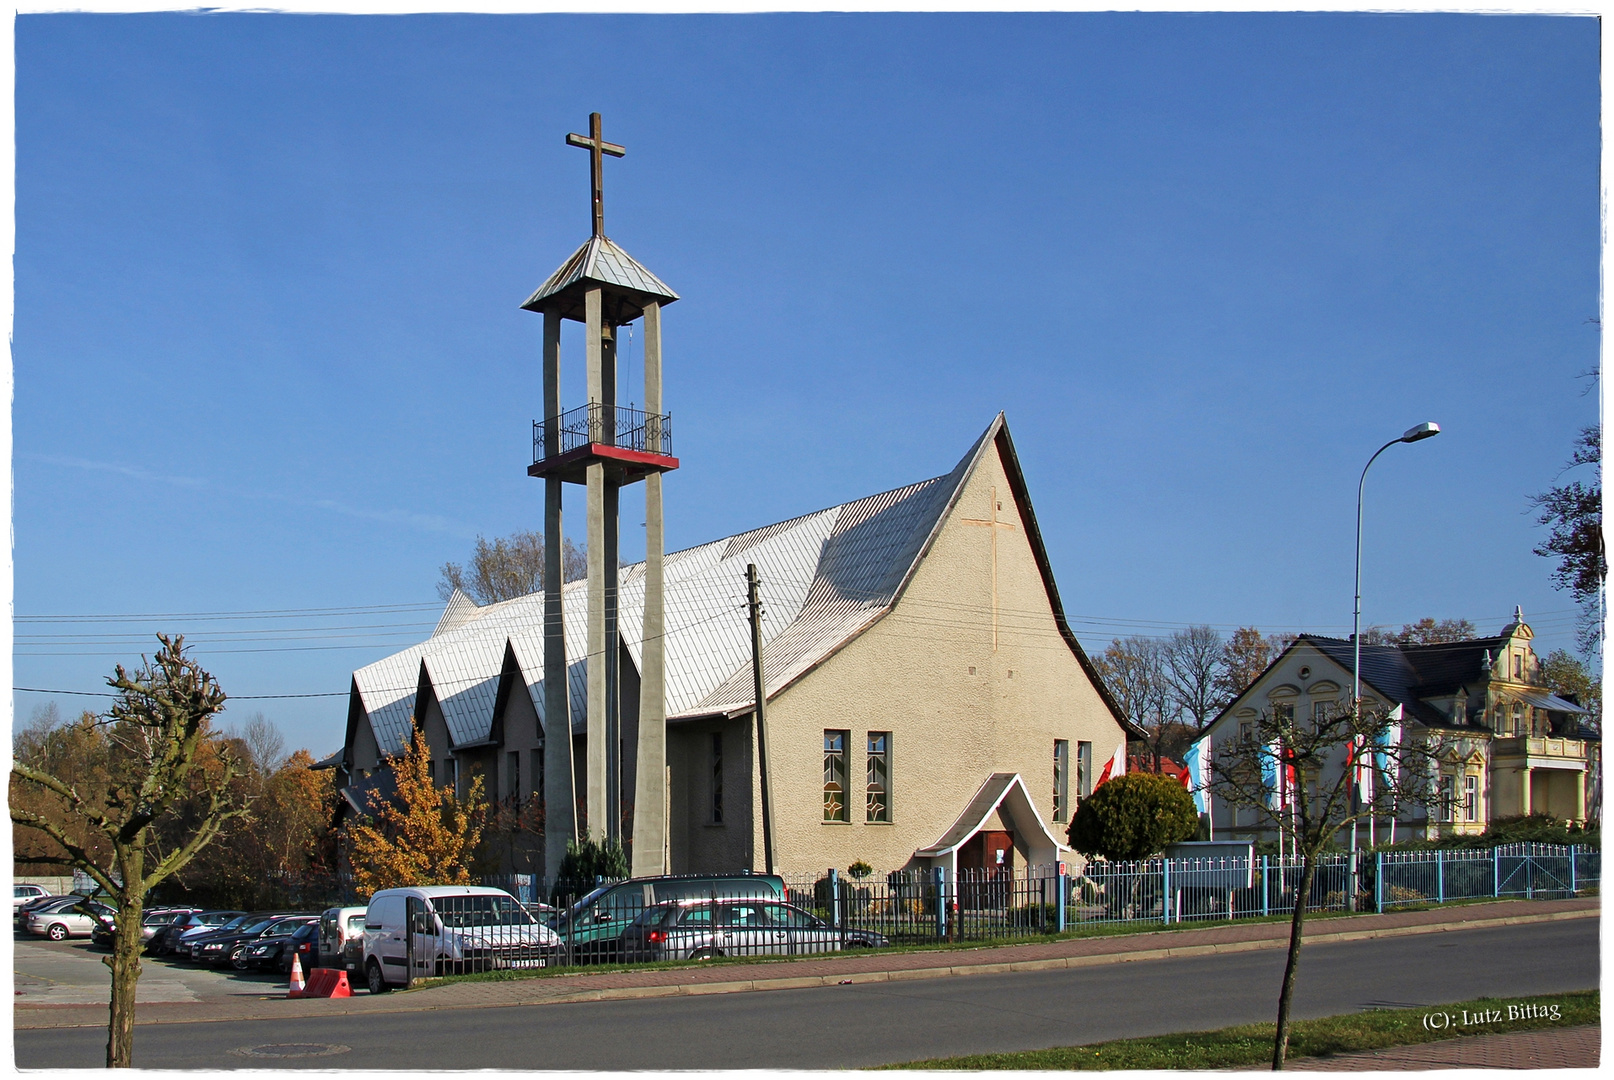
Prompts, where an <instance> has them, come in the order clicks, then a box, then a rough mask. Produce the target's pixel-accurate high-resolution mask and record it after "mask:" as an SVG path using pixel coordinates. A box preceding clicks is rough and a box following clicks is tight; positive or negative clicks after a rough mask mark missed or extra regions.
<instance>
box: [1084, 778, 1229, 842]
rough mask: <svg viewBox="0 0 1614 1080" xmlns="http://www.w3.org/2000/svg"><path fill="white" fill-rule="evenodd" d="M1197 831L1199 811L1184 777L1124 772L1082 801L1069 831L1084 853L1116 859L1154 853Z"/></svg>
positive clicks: (1191, 837) (1195, 833) (1189, 837)
mask: <svg viewBox="0 0 1614 1080" xmlns="http://www.w3.org/2000/svg"><path fill="white" fill-rule="evenodd" d="M1198 832H1199V813H1198V811H1197V810H1195V808H1194V800H1193V797H1192V796H1191V795H1189V794H1188V791H1187V789H1186V788H1184V787H1183V786H1182V782H1181V781H1179V780H1177V779H1175V778H1173V777H1170V776H1161V775H1160V774H1158V773H1125V774H1123V775H1121V776H1117V777H1116V778H1115V779H1113V780H1107V781H1105V782H1104V783H1102V784H1100V785H1099V786H1098V790H1096V791H1094V792H1093V794H1091V795H1089V796H1088V797H1087V798H1085V799H1083V800H1082V801H1081V805H1080V806H1078V807H1077V808H1076V813H1075V814H1074V815H1072V816H1071V819H1070V826H1069V828H1068V829H1067V830H1066V835H1067V836H1068V837H1069V838H1070V846H1071V847H1073V848H1075V849H1076V850H1077V851H1079V852H1081V853H1082V854H1083V855H1086V856H1088V857H1089V858H1098V859H1112V860H1115V859H1147V858H1151V857H1152V856H1155V855H1158V854H1160V852H1162V851H1164V850H1165V847H1166V845H1167V844H1176V843H1181V842H1182V841H1184V840H1192V839H1193V838H1194V837H1195V835H1197V834H1198Z"/></svg>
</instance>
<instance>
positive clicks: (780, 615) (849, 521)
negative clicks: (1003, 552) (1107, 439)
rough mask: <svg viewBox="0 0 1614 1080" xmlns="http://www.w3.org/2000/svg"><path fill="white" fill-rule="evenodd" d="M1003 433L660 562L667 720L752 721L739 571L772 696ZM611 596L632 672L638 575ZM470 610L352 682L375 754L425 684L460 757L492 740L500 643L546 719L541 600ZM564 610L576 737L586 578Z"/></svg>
mask: <svg viewBox="0 0 1614 1080" xmlns="http://www.w3.org/2000/svg"><path fill="white" fill-rule="evenodd" d="M1002 425H1003V418H1002V416H1001V415H1000V416H999V417H998V418H997V419H996V420H994V421H993V423H992V425H991V426H990V427H988V428H987V430H986V432H985V433H984V434H982V436H981V438H980V439H979V440H977V441H976V443H975V445H974V446H973V447H971V448H970V452H969V453H968V454H966V455H965V456H964V459H963V460H962V461H960V462H959V463H958V465H957V466H956V467H955V468H954V469H953V470H952V472H950V473H948V474H947V475H946V476H940V477H936V478H935V479H932V480H925V481H922V482H920V483H917V484H910V485H908V486H906V487H900V488H896V489H895V490H892V491H886V492H882V493H881V494H879V495H871V496H869V497H868V498H865V499H858V500H855V501H853V502H849V503H843V504H841V505H839V506H832V507H830V508H828V509H826V510H820V511H818V512H816V513H812V514H807V515H804V516H802V517H798V518H792V519H791V520H789V521H782V522H779V523H777V524H774V525H768V526H765V527H763V528H760V529H753V530H751V531H750V532H745V533H740V534H739V535H737V536H731V537H725V538H723V539H721V540H715V541H713V542H711V543H708V544H702V545H700V546H699V547H693V548H688V549H686V550H684V551H678V552H673V553H671V554H669V555H668V556H667V557H666V560H665V563H664V564H663V578H664V590H665V597H666V600H665V611H666V616H665V626H666V630H665V633H666V672H667V718H668V720H670V721H676V720H679V719H687V718H691V717H696V716H709V715H713V714H719V713H739V712H746V711H749V710H750V708H751V706H752V698H753V693H752V686H751V634H750V623H749V619H748V617H747V613H746V607H745V568H746V564H747V563H756V564H757V570H758V572H759V574H760V575H761V578H762V586H763V619H762V637H763V661H764V669H765V671H766V673H767V693H768V695H769V696H770V697H772V696H773V695H775V694H777V693H778V692H779V691H780V690H782V689H784V688H785V687H786V686H788V685H789V684H790V683H792V682H794V681H795V680H796V679H798V678H800V677H801V676H802V675H804V674H805V673H807V672H808V671H810V670H811V669H812V668H813V667H815V666H816V665H818V664H819V663H821V662H823V660H824V659H826V658H827V657H828V656H829V655H830V654H831V653H833V652H834V651H835V650H836V649H837V648H839V647H840V646H841V645H842V644H843V643H845V642H846V641H848V640H850V639H851V638H853V637H855V636H856V635H857V634H858V633H860V632H861V631H862V630H864V629H865V628H867V627H868V626H869V625H870V624H872V623H873V622H874V621H875V620H877V619H878V618H879V617H880V616H882V615H883V614H884V613H885V612H886V611H887V610H889V609H890V607H891V605H892V604H893V603H895V601H896V599H897V597H898V595H900V593H901V590H902V587H903V585H904V584H905V583H906V582H907V580H908V579H909V577H910V576H911V575H912V574H913V572H914V570H915V568H916V567H917V565H918V562H919V559H920V556H921V555H922V554H923V553H924V551H925V550H926V549H927V548H928V547H929V545H930V543H931V541H932V540H933V538H934V536H935V534H936V532H937V531H938V530H939V529H940V526H941V522H942V520H943V518H944V517H945V516H946V512H947V510H948V508H949V507H950V506H951V505H952V504H953V502H954V501H956V499H957V498H958V494H959V492H960V491H961V490H962V488H963V486H964V484H965V482H966V481H967V480H968V478H969V475H970V473H971V472H972V471H973V470H974V468H975V466H976V464H977V463H978V462H979V460H980V459H981V457H982V455H983V453H984V452H985V450H986V448H987V447H988V446H990V445H991V443H992V440H993V439H994V438H995V437H996V435H997V434H998V432H999V431H1000V430H1001V429H1002ZM618 587H619V589H620V596H621V604H620V616H619V622H618V625H619V628H620V631H621V635H622V641H623V645H624V647H625V648H626V650H627V652H628V654H629V656H630V657H631V659H632V660H633V662H634V664H635V665H638V664H640V663H641V655H642V646H643V640H642V638H643V626H644V564H643V563H637V564H634V565H633V566H628V567H624V568H623V569H622V571H621V574H620V580H619V583H618ZM469 604H470V601H469V600H468V599H465V598H463V596H461V595H456V596H455V597H453V598H452V599H450V601H449V604H448V607H447V609H446V610H445V611H444V616H443V619H442V620H441V621H440V622H439V624H438V627H437V630H436V631H435V632H434V633H433V635H432V636H431V637H430V638H429V639H428V640H426V641H423V642H421V643H420V644H418V645H412V646H410V647H409V648H407V649H404V650H403V651H401V652H398V653H394V654H393V655H392V656H389V657H386V658H385V659H382V660H378V661H376V662H375V663H373V664H370V665H367V666H366V667H363V668H360V669H359V670H358V671H356V672H354V673H353V682H354V686H355V688H356V691H357V693H358V695H359V704H360V706H361V707H362V709H363V711H364V713H365V714H366V715H368V716H369V718H370V724H371V729H372V731H373V732H374V733H375V737H376V742H377V744H378V746H379V748H380V749H381V751H382V752H383V753H386V754H395V753H399V752H401V751H402V750H403V748H404V744H405V741H406V740H407V738H408V736H409V726H410V719H411V717H412V716H413V715H414V712H415V706H416V694H417V691H418V690H419V688H420V687H421V685H422V684H423V683H424V684H425V685H426V686H428V687H429V689H430V692H431V693H432V694H433V695H434V696H435V698H436V700H437V702H438V704H439V707H440V708H441V709H442V712H443V718H444V721H445V723H446V725H447V727H448V731H449V735H450V737H451V738H452V739H453V741H454V744H455V745H456V746H459V745H467V744H471V743H478V742H482V741H484V740H486V739H487V738H489V736H490V734H491V732H492V726H493V718H494V717H493V714H494V707H495V701H496V698H497V694H498V687H499V679H500V675H501V673H502V671H503V668H504V656H505V649H506V645H507V644H508V647H509V649H510V651H511V652H512V653H513V654H514V656H515V658H516V662H517V663H518V664H519V666H520V669H521V675H522V681H523V682H524V683H526V687H527V691H528V693H529V695H530V696H531V699H532V702H533V706H534V709H535V710H536V712H537V713H538V716H539V719H540V721H541V722H542V721H544V720H545V717H544V712H545V710H544V699H545V694H544V686H543V683H544V680H543V674H544V672H543V666H544V665H543V617H544V616H543V612H544V597H543V593H542V592H537V593H532V594H530V595H528V596H521V597H517V598H515V599H513V600H506V601H503V602H501V603H497V604H489V605H487V606H486V607H480V608H478V607H475V605H470V610H467V607H466V605H469ZM561 610H562V613H563V618H564V620H565V624H566V663H567V675H568V680H567V682H568V691H569V695H568V696H569V699H570V703H571V714H572V726H573V730H574V731H582V730H584V728H585V726H586V715H587V700H588V679H587V668H586V664H585V656H586V653H587V643H588V625H587V619H588V582H587V581H573V582H569V583H567V584H566V585H564V586H563V587H562V591H561ZM423 672H424V674H423Z"/></svg>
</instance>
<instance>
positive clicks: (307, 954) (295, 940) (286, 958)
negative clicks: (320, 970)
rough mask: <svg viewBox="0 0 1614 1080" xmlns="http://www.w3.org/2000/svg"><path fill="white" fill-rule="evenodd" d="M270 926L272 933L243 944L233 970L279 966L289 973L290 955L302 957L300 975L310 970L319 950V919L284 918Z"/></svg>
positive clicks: (260, 969) (233, 963) (266, 968)
mask: <svg viewBox="0 0 1614 1080" xmlns="http://www.w3.org/2000/svg"><path fill="white" fill-rule="evenodd" d="M274 929H275V931H276V932H275V933H272V934H266V935H264V936H263V937H261V938H258V939H257V940H256V941H250V942H248V943H247V944H246V945H245V946H243V947H242V949H241V951H240V953H239V954H238V955H237V956H236V957H235V959H234V960H233V961H232V965H233V966H234V967H235V969H236V970H237V971H247V970H250V969H254V968H255V969H257V970H258V971H267V970H269V969H270V968H279V969H280V970H281V971H288V972H289V971H290V970H291V958H292V957H293V956H297V957H301V958H302V963H303V974H304V975H305V976H306V975H307V974H308V973H309V972H310V971H312V970H313V969H314V967H315V957H316V956H317V955H318V952H319V929H320V927H319V920H317V919H311V920H309V921H308V922H303V921H301V920H299V919H286V920H284V921H283V922H281V923H279V924H278V925H276V926H275V927H274Z"/></svg>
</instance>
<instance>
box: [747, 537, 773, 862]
mask: <svg viewBox="0 0 1614 1080" xmlns="http://www.w3.org/2000/svg"><path fill="white" fill-rule="evenodd" d="M745 583H746V590H747V593H748V595H749V602H748V606H749V607H750V609H751V677H752V680H753V682H754V683H755V685H756V692H757V772H758V774H759V775H760V777H761V780H762V860H763V863H764V864H765V865H766V866H767V868H768V873H770V874H771V873H773V809H772V804H771V801H770V800H769V798H768V737H767V723H766V721H765V720H764V718H763V710H764V706H765V704H766V699H767V694H766V693H764V692H763V684H762V582H761V581H760V580H759V579H758V578H757V564H756V563H750V564H748V565H747V566H746V568H745Z"/></svg>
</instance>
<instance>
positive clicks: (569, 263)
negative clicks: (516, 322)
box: [521, 236, 678, 326]
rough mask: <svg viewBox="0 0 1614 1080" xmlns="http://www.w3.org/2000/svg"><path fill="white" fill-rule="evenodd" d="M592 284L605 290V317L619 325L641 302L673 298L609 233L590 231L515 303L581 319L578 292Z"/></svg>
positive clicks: (667, 301) (636, 314)
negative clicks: (535, 288)
mask: <svg viewBox="0 0 1614 1080" xmlns="http://www.w3.org/2000/svg"><path fill="white" fill-rule="evenodd" d="M595 286H598V287H600V289H601V290H602V291H603V292H604V294H605V297H604V298H605V317H606V319H607V320H609V321H610V322H612V323H615V324H616V325H618V326H620V325H622V324H623V323H628V322H632V321H633V320H634V319H637V318H638V317H639V316H640V315H642V314H643V313H644V308H645V305H646V304H649V303H651V302H659V303H661V304H662V305H666V304H670V303H672V302H673V301H674V300H677V299H678V294H677V293H675V292H673V291H672V290H671V289H669V288H668V287H667V285H666V284H665V283H664V282H663V281H662V280H661V279H660V278H658V277H657V276H656V275H654V274H652V273H651V272H650V271H649V270H646V269H645V268H644V266H643V265H641V264H640V263H639V261H638V260H637V259H635V258H634V257H633V256H632V255H629V254H628V253H627V252H626V251H623V250H622V249H621V248H620V247H618V246H617V245H616V244H615V243H613V242H612V241H611V240H610V239H609V238H607V237H604V236H591V237H589V238H588V242H587V243H585V244H584V245H583V246H582V247H580V248H578V249H577V250H576V251H575V252H573V253H572V257H571V258H569V259H567V260H566V262H565V263H564V264H563V265H562V266H561V268H560V269H559V270H556V271H555V272H554V273H553V274H551V275H549V280H548V281H546V282H544V283H543V284H542V285H540V286H538V291H537V292H535V293H533V294H532V295H531V296H529V297H527V301H526V303H524V304H522V305H521V306H522V307H523V308H524V309H526V310H527V311H558V312H560V317H561V318H563V319H575V320H577V321H578V322H582V321H583V319H584V313H583V295H584V293H586V292H587V291H588V290H589V289H590V288H593V287H595Z"/></svg>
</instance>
